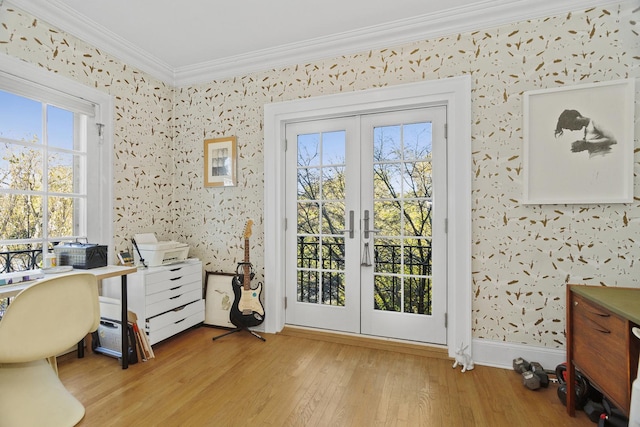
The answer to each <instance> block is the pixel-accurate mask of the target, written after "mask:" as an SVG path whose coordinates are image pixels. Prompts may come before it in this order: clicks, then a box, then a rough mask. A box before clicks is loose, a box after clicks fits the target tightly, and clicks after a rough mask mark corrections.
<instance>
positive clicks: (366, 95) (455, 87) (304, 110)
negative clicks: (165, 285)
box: [263, 75, 473, 357]
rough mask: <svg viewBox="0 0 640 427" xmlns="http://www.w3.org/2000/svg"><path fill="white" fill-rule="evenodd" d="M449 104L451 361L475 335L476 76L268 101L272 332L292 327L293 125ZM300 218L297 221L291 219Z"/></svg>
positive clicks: (267, 258)
mask: <svg viewBox="0 0 640 427" xmlns="http://www.w3.org/2000/svg"><path fill="white" fill-rule="evenodd" d="M433 105H446V106H447V122H448V135H447V150H448V151H447V163H448V164H447V169H448V172H447V184H448V189H449V197H448V202H447V203H448V206H447V212H448V234H447V258H448V264H447V281H448V287H447V313H448V328H447V347H448V353H449V356H451V357H453V356H454V355H455V349H456V347H458V346H459V345H460V343H462V342H464V343H465V345H469V352H470V354H472V351H473V349H472V348H471V345H472V341H471V339H472V334H471V296H472V282H471V173H472V169H471V168H472V164H471V76H469V75H464V76H460V77H452V78H447V79H441V80H431V81H424V82H417V83H408V84H402V85H396V86H388V87H383V88H376V89H369V90H363V91H356V92H346V93H339V94H335V95H326V96H318V97H312V98H304V99H299V100H294V101H285V102H279V103H273V104H266V105H265V107H264V150H263V152H264V232H265V236H264V242H265V247H264V263H265V264H264V265H265V269H264V292H265V301H264V302H265V311H266V312H267V313H268V315H267V316H266V317H265V322H264V329H265V332H267V333H276V332H280V331H281V330H282V328H283V327H284V323H285V310H284V298H285V282H284V279H285V268H284V261H285V256H284V254H285V238H284V237H285V233H284V231H285V226H286V221H285V191H284V185H285V179H284V173H285V146H286V142H285V137H284V135H285V133H284V131H285V124H286V123H287V122H291V121H300V120H305V119H307V120H311V119H321V118H329V117H340V116H346V115H351V114H367V113H374V112H383V111H388V110H392V109H407V108H420V107H429V106H433ZM290 221H295V219H290Z"/></svg>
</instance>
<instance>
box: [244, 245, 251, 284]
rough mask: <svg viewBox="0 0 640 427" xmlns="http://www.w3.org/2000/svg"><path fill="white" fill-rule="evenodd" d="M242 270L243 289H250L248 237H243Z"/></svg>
mask: <svg viewBox="0 0 640 427" xmlns="http://www.w3.org/2000/svg"><path fill="white" fill-rule="evenodd" d="M242 268H243V270H244V276H243V281H242V285H243V288H244V290H245V291H248V290H249V289H251V284H250V282H251V267H250V263H249V239H244V265H243V266H242Z"/></svg>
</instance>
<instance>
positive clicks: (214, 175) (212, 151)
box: [204, 136, 236, 187]
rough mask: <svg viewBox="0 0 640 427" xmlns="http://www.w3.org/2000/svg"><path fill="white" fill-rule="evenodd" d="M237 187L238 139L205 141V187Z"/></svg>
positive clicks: (231, 137) (227, 138) (230, 137)
mask: <svg viewBox="0 0 640 427" xmlns="http://www.w3.org/2000/svg"><path fill="white" fill-rule="evenodd" d="M234 185H236V137H235V136H229V137H226V138H215V139H205V140H204V186H205V187H232V186H234Z"/></svg>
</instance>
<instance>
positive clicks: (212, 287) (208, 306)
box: [204, 271, 235, 328]
mask: <svg viewBox="0 0 640 427" xmlns="http://www.w3.org/2000/svg"><path fill="white" fill-rule="evenodd" d="M234 276H235V274H233V273H216V272H212V271H207V272H206V276H205V280H204V300H205V313H204V324H205V325H210V326H222V327H225V328H235V325H234V324H233V323H231V320H230V319H229V313H230V311H231V305H232V304H233V302H234V299H235V296H234V293H233V287H232V285H231V282H232V280H233V277H234Z"/></svg>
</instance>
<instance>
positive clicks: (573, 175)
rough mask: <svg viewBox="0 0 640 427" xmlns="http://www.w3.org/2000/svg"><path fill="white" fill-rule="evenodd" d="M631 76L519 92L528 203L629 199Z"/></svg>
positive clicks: (633, 92) (631, 154) (627, 200)
mask: <svg viewBox="0 0 640 427" xmlns="http://www.w3.org/2000/svg"><path fill="white" fill-rule="evenodd" d="M634 98H635V88H634V80H633V79H627V80H617V81H610V82H603V83H592V84H584V85H577V86H572V87H562V88H553V89H544V90H535V91H530V92H525V94H524V156H523V167H524V177H523V179H524V183H523V184H524V197H523V203H528V204H569V203H574V204H591V203H630V202H632V201H633V150H634V135H633V133H634V132H633V128H634Z"/></svg>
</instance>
